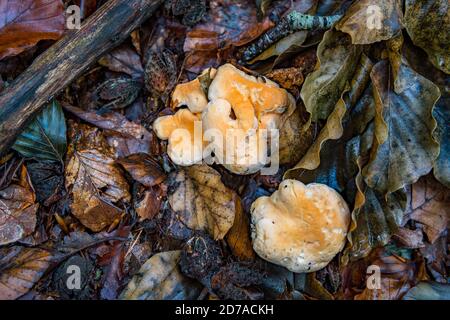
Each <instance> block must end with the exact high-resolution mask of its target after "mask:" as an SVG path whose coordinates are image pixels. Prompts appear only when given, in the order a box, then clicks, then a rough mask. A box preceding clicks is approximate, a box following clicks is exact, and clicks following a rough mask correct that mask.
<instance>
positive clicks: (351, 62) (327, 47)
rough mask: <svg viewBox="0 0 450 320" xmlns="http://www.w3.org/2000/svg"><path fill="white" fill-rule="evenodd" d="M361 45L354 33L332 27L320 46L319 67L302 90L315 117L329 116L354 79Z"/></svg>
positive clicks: (307, 78)
mask: <svg viewBox="0 0 450 320" xmlns="http://www.w3.org/2000/svg"><path fill="white" fill-rule="evenodd" d="M360 53H361V47H359V46H355V45H352V44H351V39H350V37H349V36H348V35H347V34H345V33H342V32H339V31H336V30H333V29H332V30H328V31H327V32H325V34H324V36H323V40H322V41H321V42H320V44H319V47H318V48H317V57H318V68H317V70H315V71H314V72H312V73H310V74H309V75H308V76H307V77H306V79H305V82H304V84H303V87H302V91H301V93H300V95H301V97H302V100H303V102H304V103H305V107H306V110H307V111H308V112H309V113H310V114H311V120H312V121H317V120H319V119H327V118H328V116H329V115H330V113H331V112H332V111H333V109H334V107H335V105H336V103H337V102H338V100H339V98H340V97H341V95H342V93H343V91H344V89H345V87H346V85H347V84H348V82H349V81H350V80H351V78H352V76H353V74H354V72H355V66H356V62H357V61H358V60H359V56H360Z"/></svg>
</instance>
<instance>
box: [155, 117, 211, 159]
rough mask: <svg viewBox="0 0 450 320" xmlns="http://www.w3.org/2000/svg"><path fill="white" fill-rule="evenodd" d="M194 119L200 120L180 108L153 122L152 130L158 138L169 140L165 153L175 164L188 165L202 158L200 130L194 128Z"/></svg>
mask: <svg viewBox="0 0 450 320" xmlns="http://www.w3.org/2000/svg"><path fill="white" fill-rule="evenodd" d="M196 121H200V117H199V116H198V115H196V114H193V113H192V112H190V111H189V110H188V109H181V110H178V111H177V113H175V114H174V115H169V116H162V117H159V118H158V119H156V120H155V122H153V131H155V133H156V135H157V136H158V138H160V139H162V140H169V143H168V146H167V154H168V155H169V157H170V159H172V161H173V162H174V163H175V164H178V165H180V166H190V165H193V164H195V163H197V162H199V161H201V160H202V158H203V155H202V147H203V146H202V138H201V132H199V133H197V132H196V130H195V122H196ZM198 135H200V137H197V136H198Z"/></svg>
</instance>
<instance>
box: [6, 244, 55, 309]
mask: <svg viewBox="0 0 450 320" xmlns="http://www.w3.org/2000/svg"><path fill="white" fill-rule="evenodd" d="M0 257H1V258H0V300H13V299H17V298H19V297H20V296H22V295H24V294H25V293H27V292H28V291H29V290H30V289H31V288H32V287H33V286H34V284H35V283H36V282H37V281H38V280H39V279H40V278H41V276H42V275H43V274H44V272H45V271H46V270H47V268H48V267H49V265H50V262H51V259H52V256H51V255H50V253H49V252H48V251H45V250H41V249H37V248H24V247H10V248H5V249H3V250H2V251H0Z"/></svg>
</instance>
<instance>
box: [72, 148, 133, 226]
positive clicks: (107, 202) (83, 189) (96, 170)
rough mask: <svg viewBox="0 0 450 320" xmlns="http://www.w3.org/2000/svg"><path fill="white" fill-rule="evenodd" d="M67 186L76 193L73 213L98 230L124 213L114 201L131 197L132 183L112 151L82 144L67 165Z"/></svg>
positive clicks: (83, 222)
mask: <svg viewBox="0 0 450 320" xmlns="http://www.w3.org/2000/svg"><path fill="white" fill-rule="evenodd" d="M65 174H66V188H67V190H68V191H69V193H71V194H72V196H73V201H72V203H71V205H70V207H71V210H72V214H73V215H74V216H75V217H77V218H78V219H79V220H80V222H81V223H82V224H83V225H85V226H86V227H88V228H89V229H91V230H92V231H95V232H98V231H100V230H102V229H104V228H105V227H107V226H109V225H111V223H113V221H114V220H115V219H116V218H118V217H119V215H120V214H121V213H122V209H120V208H118V207H117V206H116V205H115V204H114V203H117V202H119V201H124V202H127V201H129V200H130V194H129V192H128V189H129V186H128V183H127V181H126V180H125V178H124V177H123V175H122V172H121V170H120V169H119V168H118V167H117V165H116V164H115V161H114V157H113V155H112V153H111V152H110V151H109V150H108V149H106V148H104V147H103V148H102V147H101V146H99V145H97V146H95V145H83V144H82V143H78V144H77V145H76V149H75V150H74V151H73V153H72V155H71V156H70V160H69V163H68V165H67V168H66V172H65Z"/></svg>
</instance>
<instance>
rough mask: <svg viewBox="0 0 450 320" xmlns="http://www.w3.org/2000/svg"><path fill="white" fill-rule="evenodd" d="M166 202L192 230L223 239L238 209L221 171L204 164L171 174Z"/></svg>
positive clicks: (234, 194)
mask: <svg viewBox="0 0 450 320" xmlns="http://www.w3.org/2000/svg"><path fill="white" fill-rule="evenodd" d="M169 179H170V185H171V187H172V188H173V190H174V191H173V193H171V194H170V195H169V196H168V199H169V204H170V206H171V207H172V209H173V211H174V212H176V213H177V215H178V216H179V219H180V220H181V221H182V222H183V223H184V224H186V225H187V226H188V227H189V228H191V229H193V230H206V231H208V232H209V233H210V234H211V236H212V237H213V238H214V239H215V240H218V239H223V238H224V237H225V235H226V234H227V232H228V231H229V230H230V228H231V227H232V226H233V223H234V219H235V215H236V211H237V210H238V205H239V202H238V196H237V194H236V193H235V192H234V191H232V190H230V189H228V188H227V187H225V185H224V184H223V183H222V181H221V180H220V174H219V173H218V172H217V171H216V170H214V169H212V168H211V167H209V166H207V165H194V166H191V167H186V168H184V169H182V170H180V171H178V172H176V173H174V174H172V175H171V176H170V177H169Z"/></svg>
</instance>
